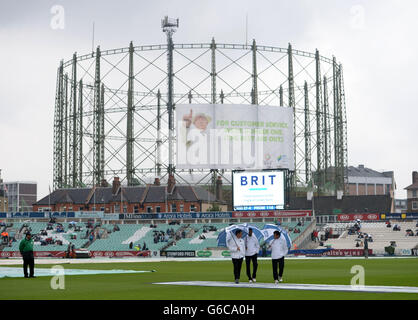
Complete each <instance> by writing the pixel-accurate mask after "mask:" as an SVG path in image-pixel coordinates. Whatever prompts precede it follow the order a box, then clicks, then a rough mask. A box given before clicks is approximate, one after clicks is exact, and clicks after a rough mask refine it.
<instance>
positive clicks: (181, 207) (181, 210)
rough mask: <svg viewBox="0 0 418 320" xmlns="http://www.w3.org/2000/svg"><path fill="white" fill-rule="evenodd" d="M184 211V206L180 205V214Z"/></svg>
mask: <svg viewBox="0 0 418 320" xmlns="http://www.w3.org/2000/svg"><path fill="white" fill-rule="evenodd" d="M183 211H184V204H181V205H180V212H183Z"/></svg>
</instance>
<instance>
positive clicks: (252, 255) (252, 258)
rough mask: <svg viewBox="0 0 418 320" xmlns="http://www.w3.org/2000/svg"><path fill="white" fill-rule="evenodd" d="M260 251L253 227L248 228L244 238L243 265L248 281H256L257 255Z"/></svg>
mask: <svg viewBox="0 0 418 320" xmlns="http://www.w3.org/2000/svg"><path fill="white" fill-rule="evenodd" d="M259 251H260V244H259V242H258V239H257V237H256V236H255V235H254V234H253V229H251V228H249V229H248V236H247V237H246V238H245V266H246V270H247V277H248V280H249V282H250V283H253V282H256V281H257V280H256V278H257V267H258V263H257V256H258V252H259ZM251 262H252V263H253V273H252V274H251Z"/></svg>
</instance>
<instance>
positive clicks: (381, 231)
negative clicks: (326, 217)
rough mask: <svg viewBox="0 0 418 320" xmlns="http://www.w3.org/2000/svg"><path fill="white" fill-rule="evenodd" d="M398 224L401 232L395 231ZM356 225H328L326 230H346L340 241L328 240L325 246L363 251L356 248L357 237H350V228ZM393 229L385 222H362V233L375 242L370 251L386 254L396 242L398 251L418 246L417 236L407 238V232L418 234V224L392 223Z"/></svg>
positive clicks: (372, 243)
mask: <svg viewBox="0 0 418 320" xmlns="http://www.w3.org/2000/svg"><path fill="white" fill-rule="evenodd" d="M395 224H398V225H399V226H400V227H401V231H393V226H394V225H395ZM353 225H354V223H353V222H351V223H347V222H346V223H332V224H327V225H326V226H325V227H324V228H323V229H325V228H333V230H336V229H338V228H340V229H344V231H343V232H342V233H341V235H340V237H339V238H338V239H328V240H327V241H326V242H324V245H331V247H332V248H335V249H362V248H363V247H362V246H361V247H356V242H360V241H356V239H357V238H358V236H357V235H354V234H353V235H348V231H347V229H348V227H350V226H353ZM391 225H392V227H391V228H388V227H387V226H386V224H385V223H384V222H361V229H360V232H363V233H367V234H368V235H371V236H372V239H373V242H369V249H373V250H374V251H376V250H377V252H384V248H385V247H387V246H389V245H390V243H391V242H392V241H395V243H396V247H397V248H398V249H412V248H414V247H415V246H416V245H417V244H418V237H417V236H413V237H411V236H406V230H408V229H411V230H412V231H413V232H414V234H416V229H417V228H416V227H415V225H416V222H395V221H392V222H391Z"/></svg>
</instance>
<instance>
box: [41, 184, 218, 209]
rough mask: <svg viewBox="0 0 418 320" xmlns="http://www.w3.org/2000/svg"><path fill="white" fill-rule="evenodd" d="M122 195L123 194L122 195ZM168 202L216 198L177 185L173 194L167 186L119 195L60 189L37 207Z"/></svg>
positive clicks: (103, 189)
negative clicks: (168, 191)
mask: <svg viewBox="0 0 418 320" xmlns="http://www.w3.org/2000/svg"><path fill="white" fill-rule="evenodd" d="M121 193H122V194H121ZM166 199H167V200H169V201H173V200H179V201H189V202H196V201H207V202H213V201H216V197H215V196H214V195H213V194H212V193H211V192H209V191H207V190H205V189H203V188H202V187H199V186H189V185H178V186H177V185H176V186H175V187H174V189H173V192H172V193H171V194H168V193H167V192H166V186H155V185H149V186H132V187H121V188H120V189H118V192H117V194H113V193H112V187H97V188H96V189H95V190H94V192H92V189H91V188H78V189H58V190H55V191H54V192H52V193H51V194H50V195H47V196H46V197H44V198H42V199H41V200H39V201H38V202H36V203H35V205H48V204H57V203H72V204H86V203H88V204H94V203H96V204H101V203H111V202H121V201H127V202H129V203H158V202H165V201H166Z"/></svg>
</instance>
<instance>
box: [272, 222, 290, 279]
mask: <svg viewBox="0 0 418 320" xmlns="http://www.w3.org/2000/svg"><path fill="white" fill-rule="evenodd" d="M269 247H270V248H271V260H272V263H273V278H274V283H276V284H277V283H279V282H283V279H282V276H283V271H284V257H285V256H286V254H287V253H288V251H289V249H288V248H287V243H286V239H285V237H284V236H283V235H282V234H281V233H280V231H277V230H276V231H274V239H273V240H271V241H270V244H269ZM277 265H278V266H279V273H277Z"/></svg>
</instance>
